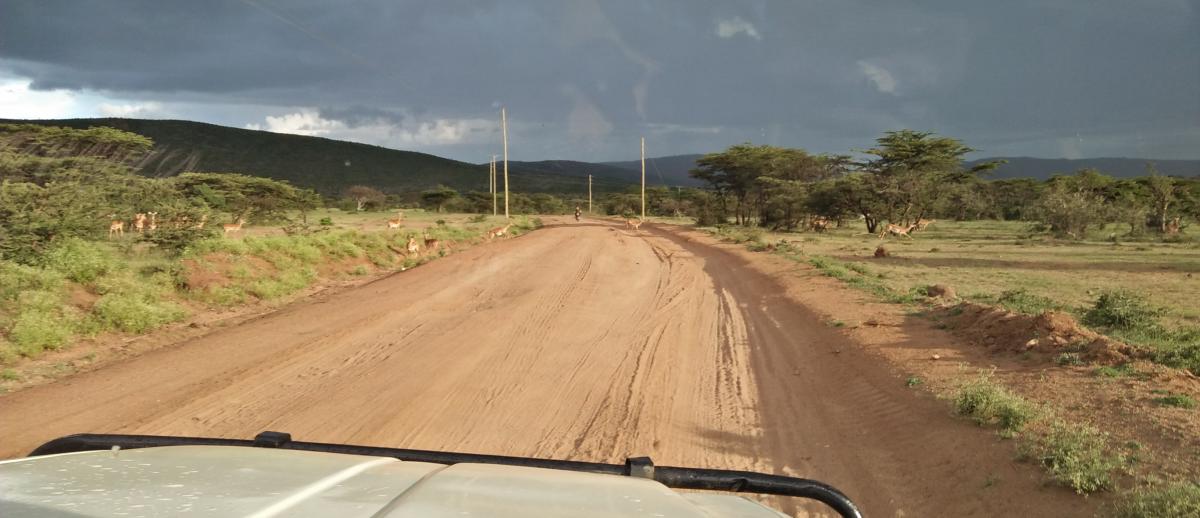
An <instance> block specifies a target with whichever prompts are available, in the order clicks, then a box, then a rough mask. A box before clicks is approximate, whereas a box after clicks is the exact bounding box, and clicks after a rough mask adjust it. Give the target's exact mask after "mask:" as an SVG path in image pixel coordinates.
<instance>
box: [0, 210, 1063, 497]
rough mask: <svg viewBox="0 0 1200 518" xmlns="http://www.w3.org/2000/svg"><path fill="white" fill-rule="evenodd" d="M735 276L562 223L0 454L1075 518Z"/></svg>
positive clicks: (178, 374) (954, 425) (692, 252)
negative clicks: (571, 484)
mask: <svg viewBox="0 0 1200 518" xmlns="http://www.w3.org/2000/svg"><path fill="white" fill-rule="evenodd" d="M745 260H746V259H744V258H741V257H740V256H739V255H737V254H734V253H731V252H729V251H726V250H722V249H720V248H718V247H713V246H710V245H707V244H703V243H700V242H698V241H696V240H693V239H689V238H686V237H684V236H683V235H682V234H681V233H679V232H678V231H676V230H671V229H669V228H665V227H653V226H644V227H643V228H642V230H641V231H632V230H628V229H624V228H622V227H618V226H617V225H614V224H612V223H609V222H606V221H584V222H583V223H574V222H570V221H567V220H566V219H564V220H563V223H560V224H556V225H551V226H549V227H547V228H544V229H542V230H538V231H536V232H533V233H530V234H528V235H525V236H522V237H519V238H515V239H509V240H503V241H499V242H495V243H490V244H487V245H484V246H477V247H474V248H471V249H468V250H465V251H462V252H459V253H456V254H453V255H451V256H448V257H446V258H443V259H439V260H437V261H434V262H432V263H429V264H427V265H424V266H421V267H419V268H416V269H413V270H410V271H408V272H402V273H398V274H395V275H391V276H387V277H384V278H382V279H380V280H377V281H375V282H372V283H370V284H367V285H364V286H361V287H357V288H353V289H349V290H345V291H341V292H338V293H334V294H330V295H324V296H319V297H316V298H314V299H311V300H307V301H303V302H299V303H296V304H293V305H290V306H288V307H285V308H283V309H281V310H279V311H277V312H275V313H272V314H269V315H267V316H264V317H261V318H257V319H254V320H251V321H249V322H245V323H242V324H240V325H237V326H233V327H228V328H225V329H220V330H217V331H215V332H213V333H211V334H208V335H206V336H204V337H202V338H198V339H194V340H191V341H189V342H185V343H182V344H178V345H176V346H173V347H169V348H165V349H160V350H157V351H153V352H150V353H147V354H145V355H142V356H139V357H136V358H133V359H130V360H128V361H124V362H121V363H117V364H113V365H110V366H107V367H104V368H101V369H99V370H96V371H94V372H90V373H86V374H81V375H77V376H74V377H71V378H67V379H64V380H60V381H59V382H56V383H52V384H48V385H43V386H38V387H33V388H30V389H27V390H23V391H20V392H16V393H13V394H9V395H6V396H2V397H0V441H2V442H0V458H7V457H12V456H19V455H23V454H25V453H27V452H28V451H29V450H30V449H32V448H33V447H34V446H36V445H37V444H40V443H41V442H43V441H45V440H48V439H50V438H53V437H57V436H60V435H65V434H69V433H77V432H96V433H144V434H174V435H202V436H220V437H239V438H249V437H252V436H253V435H254V434H256V433H257V432H259V431H262V430H278V431H286V432H290V433H291V434H292V435H293V437H295V438H296V439H297V440H305V441H325V442H346V443H354V444H367V445H379V446H393V447H405V448H420V449H442V450H451V451H464V452H478V453H493V454H506V455H523V456H534V457H552V458H566V459H575V460H587V461H602V462H621V461H622V460H623V459H624V458H625V457H627V456H637V455H649V456H651V457H653V458H654V460H655V462H656V463H659V464H666V465H675V466H696V467H713V468H730V469H753V470H759V471H766V472H772V473H782V474H789V475H795V476H804V477H809V478H816V479H819V480H823V481H826V482H829V483H832V484H834V485H836V486H838V487H839V488H841V489H843V490H844V491H845V492H847V493H848V494H849V495H850V496H851V497H852V498H854V499H856V500H857V501H858V502H859V503H860V505H861V506H862V508H863V509H864V510H865V511H866V512H867V514H868V516H935V515H936V516H951V515H954V516H1002V515H1018V514H1020V515H1026V516H1069V515H1071V514H1072V513H1078V512H1081V511H1082V509H1081V508H1080V507H1079V501H1078V500H1077V499H1076V497H1073V496H1071V495H1068V494H1066V493H1065V492H1064V491H1060V490H1053V489H1042V488H1040V487H1039V486H1038V485H1037V483H1036V478H1037V475H1036V471H1034V470H1033V468H1030V467H1027V466H1020V465H1014V464H1013V462H1012V461H1011V457H1012V451H1011V448H1010V447H1009V446H1008V445H1005V444H1000V443H999V442H998V441H997V439H996V438H995V436H994V434H992V433H990V432H987V431H983V430H979V429H977V428H976V427H974V426H973V425H970V424H967V423H965V422H963V421H961V420H957V419H954V418H953V417H951V416H950V415H949V411H948V408H947V406H946V405H945V404H944V403H942V402H939V401H936V400H933V399H932V398H928V397H925V398H921V397H917V396H915V395H914V391H913V390H912V389H908V388H906V387H905V386H904V383H903V378H900V377H898V375H897V374H895V373H893V372H890V371H889V369H888V367H887V366H886V365H883V362H882V360H880V359H878V358H876V357H874V356H872V355H870V354H867V353H864V352H863V351H861V350H860V349H861V348H859V347H858V346H856V345H855V344H854V343H851V342H849V339H848V338H846V337H845V336H844V335H843V334H841V333H839V332H838V330H836V329H833V328H831V327H830V326H828V325H826V324H825V323H824V322H822V321H821V319H820V318H818V317H817V316H815V315H814V314H813V313H812V312H811V311H810V310H809V309H808V308H805V307H803V306H800V305H798V304H796V303H794V302H792V301H790V300H789V299H787V298H786V297H785V296H784V295H783V290H782V289H781V287H780V285H779V284H778V282H777V280H775V279H772V278H769V277H767V276H765V275H763V274H761V273H755V272H754V271H753V270H751V269H748V268H745V265H744V261H745ZM834 351H838V352H837V353H835V352H834ZM774 503H775V504H777V505H779V506H781V507H784V508H785V509H786V510H788V511H789V512H793V513H797V514H802V515H803V514H805V513H806V512H807V510H809V509H816V508H809V507H807V506H805V507H799V508H798V507H796V506H795V505H794V504H793V503H792V502H787V501H776V502H774Z"/></svg>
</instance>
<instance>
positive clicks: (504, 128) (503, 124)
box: [500, 107, 508, 219]
mask: <svg viewBox="0 0 1200 518" xmlns="http://www.w3.org/2000/svg"><path fill="white" fill-rule="evenodd" d="M500 131H501V132H503V134H504V219H508V116H507V115H506V113H505V110H504V108H503V107H501V108H500Z"/></svg>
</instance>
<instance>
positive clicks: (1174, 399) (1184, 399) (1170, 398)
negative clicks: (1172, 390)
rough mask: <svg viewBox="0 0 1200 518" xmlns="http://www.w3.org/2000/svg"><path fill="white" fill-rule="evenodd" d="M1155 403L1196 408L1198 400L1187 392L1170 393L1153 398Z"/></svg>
mask: <svg viewBox="0 0 1200 518" xmlns="http://www.w3.org/2000/svg"><path fill="white" fill-rule="evenodd" d="M1151 401H1153V402H1154V403H1156V404H1158V405H1160V406H1170V407H1176V408H1196V400H1195V399H1192V398H1191V397H1189V396H1188V395H1186V394H1170V395H1167V396H1162V397H1156V398H1154V399H1151Z"/></svg>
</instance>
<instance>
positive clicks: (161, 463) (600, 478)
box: [0, 446, 782, 518]
mask: <svg viewBox="0 0 1200 518" xmlns="http://www.w3.org/2000/svg"><path fill="white" fill-rule="evenodd" d="M180 514H186V515H190V516H222V517H225V516H254V517H267V516H322V517H326V516H345V517H355V516H364V517H365V516H386V517H409V516H412V517H418V516H419V517H433V518H436V517H443V516H455V517H463V516H495V517H508V516H521V517H525V516H571V517H608V516H655V517H718V516H747V517H779V516H782V515H781V514H780V513H778V512H776V511H774V510H771V509H769V508H766V507H763V506H761V505H759V504H757V503H755V502H752V501H750V500H747V499H744V498H741V497H738V496H734V495H725V494H714V493H676V492H674V491H672V490H671V489H669V488H667V487H666V486H664V485H662V484H659V483H658V482H655V481H652V480H648V479H643V478H635V477H624V476H615V475H602V474H595V473H579V472H573V471H562V470H550V469H539V468H529V467H514V466H501V465H490V464H455V465H450V466H447V465H443V464H430V463H423V462H405V461H399V460H396V459H393V458H384V457H366V456H359V455H342V454H335V453H321V452H308V451H297V450H282V449H269V448H247V447H236V446H166V447H157V448H142V449H132V450H116V451H99V452H97V451H90V452H80V453H66V454H61V455H46V456H42V457H28V458H23V459H14V460H8V461H0V516H4V517H6V518H15V517H24V516H39V517H45V516H51V517H55V516H59V517H64V518H65V517H92V516H164V515H180Z"/></svg>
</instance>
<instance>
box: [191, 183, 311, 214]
mask: <svg viewBox="0 0 1200 518" xmlns="http://www.w3.org/2000/svg"><path fill="white" fill-rule="evenodd" d="M174 181H175V184H176V186H177V188H178V189H179V190H180V192H181V193H183V194H184V195H185V196H188V197H189V198H193V199H194V200H195V201H196V202H198V203H202V204H204V205H207V206H209V207H211V208H213V209H216V210H221V211H225V212H229V213H230V214H232V215H233V217H234V219H242V218H246V217H248V216H249V215H250V214H251V213H254V215H255V218H256V219H257V220H260V221H290V219H289V216H290V215H291V214H289V213H290V212H291V211H295V210H299V211H300V213H301V216H303V214H304V212H305V211H308V210H311V209H312V208H315V207H316V206H318V205H319V204H320V197H319V196H318V195H317V194H316V193H315V192H313V191H311V190H308V189H300V188H297V187H295V186H293V185H292V184H290V183H287V182H284V181H280V180H272V179H270V178H262V177H258V176H249V175H244V174H236V173H184V174H181V175H179V176H178V177H176V178H175V180H174Z"/></svg>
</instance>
